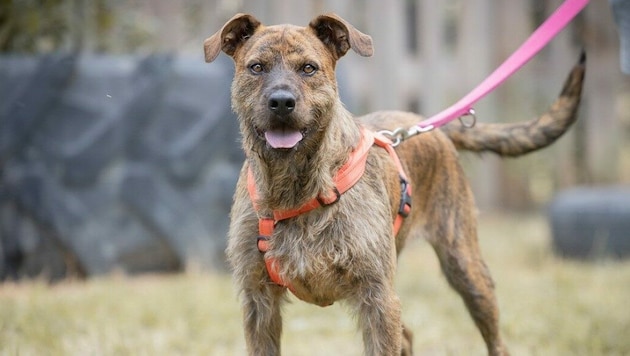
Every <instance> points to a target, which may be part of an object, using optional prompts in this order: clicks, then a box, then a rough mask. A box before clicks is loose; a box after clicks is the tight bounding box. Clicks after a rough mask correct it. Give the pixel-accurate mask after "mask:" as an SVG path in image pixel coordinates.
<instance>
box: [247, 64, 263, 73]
mask: <svg viewBox="0 0 630 356" xmlns="http://www.w3.org/2000/svg"><path fill="white" fill-rule="evenodd" d="M249 70H250V71H251V72H252V73H254V74H260V73H262V72H263V66H262V64H260V63H254V64H252V65H251V66H249Z"/></svg>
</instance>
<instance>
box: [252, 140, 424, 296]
mask: <svg viewBox="0 0 630 356" xmlns="http://www.w3.org/2000/svg"><path fill="white" fill-rule="evenodd" d="M361 133H362V135H361V140H360V142H359V145H358V146H357V148H356V149H355V150H354V151H353V152H352V153H351V154H350V157H349V158H348V161H347V162H346V163H345V164H344V165H343V166H342V167H341V168H340V169H339V171H338V172H337V174H336V175H335V180H334V181H335V187H334V188H333V189H332V190H331V191H329V192H328V193H327V194H326V195H320V196H318V197H316V198H313V199H312V200H310V201H308V202H306V203H305V204H304V205H302V206H301V207H299V208H297V209H290V210H274V211H273V216H272V217H259V218H258V234H259V236H258V240H257V246H258V250H259V251H260V252H261V253H263V254H264V253H265V252H267V251H268V250H269V239H270V238H271V236H272V235H273V231H274V228H275V225H276V223H277V222H278V221H281V220H285V219H289V218H292V217H295V216H298V215H300V214H304V213H306V212H308V211H311V210H313V209H316V208H319V207H322V206H327V205H331V204H334V203H336V202H337V201H338V200H339V199H340V198H341V195H342V194H343V193H345V192H346V191H348V190H349V189H350V188H352V187H353V186H354V185H355V184H356V183H357V182H358V181H359V179H361V177H362V176H363V173H364V172H365V163H366V161H367V156H368V152H369V150H370V147H372V146H373V145H377V146H379V147H382V148H384V149H385V150H386V151H387V152H388V154H389V155H390V157H391V158H392V160H393V162H394V163H395V165H396V167H397V169H398V172H399V176H400V182H401V199H400V206H399V209H398V214H397V215H396V218H395V220H394V223H393V231H394V236H396V235H397V234H398V231H399V230H400V227H401V225H402V223H403V220H404V218H405V217H407V216H408V215H409V213H410V211H411V185H410V184H409V180H408V178H407V176H406V174H405V172H404V170H403V167H402V164H401V163H400V159H399V158H398V155H397V154H396V151H394V148H393V147H392V145H391V141H390V140H389V139H387V138H386V137H384V136H383V135H381V134H379V133H375V132H372V131H369V130H367V129H365V128H362V129H361ZM247 190H248V192H249V196H250V199H251V201H252V204H253V206H254V209H255V210H256V211H258V210H259V209H258V205H257V203H256V202H257V201H258V198H259V196H258V191H257V189H256V183H255V179H254V174H253V172H252V170H251V168H250V169H249V170H248V172H247ZM265 265H266V268H267V273H268V274H269V277H270V278H271V280H272V281H273V282H274V283H276V284H278V285H280V286H283V287H286V288H288V289H289V290H290V291H291V292H293V294H296V292H295V290H294V289H293V288H292V286H291V284H290V283H288V282H286V281H284V280H283V279H282V278H281V277H280V274H279V266H278V262H277V261H276V260H275V259H274V258H270V257H267V256H266V257H265ZM296 295H297V294H296ZM297 296H298V297H299V295H297Z"/></svg>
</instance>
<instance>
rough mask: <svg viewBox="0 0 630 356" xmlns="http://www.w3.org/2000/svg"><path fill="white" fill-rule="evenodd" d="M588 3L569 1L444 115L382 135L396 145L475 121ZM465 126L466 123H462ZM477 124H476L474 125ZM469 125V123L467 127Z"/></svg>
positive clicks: (443, 113) (584, 1) (577, 0)
mask: <svg viewBox="0 0 630 356" xmlns="http://www.w3.org/2000/svg"><path fill="white" fill-rule="evenodd" d="M587 4H588V0H566V1H565V2H564V3H562V5H560V7H558V9H556V11H555V12H554V13H553V14H552V15H551V16H550V17H549V18H548V19H547V20H546V21H545V22H544V23H543V24H542V25H540V27H538V29H536V31H534V33H532V34H531V36H529V38H528V39H527V40H526V41H525V42H524V43H523V44H522V45H521V46H520V47H519V48H518V49H517V50H516V52H514V53H512V55H511V56H510V57H509V58H508V59H506V60H505V62H503V64H501V65H500V66H499V67H498V68H497V69H496V70H495V71H494V72H492V74H490V76H488V77H487V78H486V79H485V80H484V81H483V82H481V84H479V85H478V86H477V87H476V88H474V89H473V90H472V91H471V92H470V93H468V94H467V95H466V96H465V97H463V98H462V99H460V100H459V101H458V102H456V103H455V104H453V105H451V106H450V107H448V108H447V109H445V110H443V111H441V112H440V113H438V114H436V115H434V116H432V117H430V118H428V119H426V120H424V121H422V122H420V123H418V125H416V126H414V127H412V128H410V129H409V130H404V129H397V130H395V131H394V132H391V131H383V132H382V133H383V134H384V135H386V136H388V137H389V138H392V141H393V142H394V145H397V144H399V143H400V142H401V141H403V140H404V139H406V138H408V137H410V136H413V135H417V134H419V133H422V132H427V131H431V130H433V129H435V128H438V127H440V126H443V125H445V124H446V123H448V122H450V121H452V120H454V119H457V118H459V119H460V120H461V118H462V117H463V116H467V115H472V116H473V118H474V115H475V112H474V110H473V105H474V104H475V103H476V102H477V101H479V100H480V99H481V98H483V97H484V96H486V95H488V93H490V92H491V91H493V90H494V89H495V88H496V87H498V86H499V85H501V83H503V82H504V81H505V80H506V79H507V78H509V77H510V76H512V74H514V72H516V71H517V70H519V69H520V68H521V67H522V66H523V65H525V63H527V62H528V61H529V60H530V59H532V57H534V56H535V55H536V54H537V53H538V52H540V50H541V49H542V48H543V47H545V45H547V43H549V42H550V41H551V40H552V39H553V38H554V37H555V36H556V35H557V34H558V33H559V32H560V31H561V30H562V29H563V28H564V27H566V25H567V24H568V23H569V22H571V20H573V18H574V17H575V16H576V15H577V14H578V13H579V12H580V11H582V9H584V7H586V5H587ZM462 124H464V123H463V121H462ZM472 124H473V125H474V122H473V123H472ZM464 125H465V126H466V124H464Z"/></svg>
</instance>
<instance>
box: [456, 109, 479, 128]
mask: <svg viewBox="0 0 630 356" xmlns="http://www.w3.org/2000/svg"><path fill="white" fill-rule="evenodd" d="M466 116H470V117H472V121H471V122H468V123H467V122H464V117H466ZM457 119H458V120H459V123H460V124H462V126H464V127H465V128H467V129H472V128H473V127H475V125H476V124H477V115H475V109H473V108H470V109H468V112H467V113H465V114H464V115H462V116H460V117H458V118H457Z"/></svg>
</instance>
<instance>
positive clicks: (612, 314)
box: [0, 215, 630, 355]
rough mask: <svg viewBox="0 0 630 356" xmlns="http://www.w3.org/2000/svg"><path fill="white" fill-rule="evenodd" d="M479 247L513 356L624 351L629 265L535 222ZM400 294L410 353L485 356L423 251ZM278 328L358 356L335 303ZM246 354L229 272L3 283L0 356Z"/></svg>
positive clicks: (508, 226) (501, 219)
mask: <svg viewBox="0 0 630 356" xmlns="http://www.w3.org/2000/svg"><path fill="white" fill-rule="evenodd" d="M480 238H481V245H482V249H483V252H484V255H485V257H486V260H487V263H488V265H489V267H490V269H491V271H492V272H493V276H494V279H495V281H496V284H497V296H498V299H499V303H500V307H501V313H502V325H501V328H502V330H503V333H504V336H505V339H506V342H507V343H508V345H509V346H510V348H511V350H512V353H513V354H514V355H629V354H630V306H629V305H628V304H629V303H630V262H619V261H617V262H615V261H599V262H595V263H586V262H575V261H568V260H563V259H559V258H557V257H555V256H554V255H553V254H552V253H551V252H550V241H549V234H548V231H547V227H546V224H545V221H544V220H543V219H542V218H541V217H537V216H514V215H502V216H496V215H490V216H482V217H481V223H480ZM397 289H398V291H399V293H400V296H401V299H402V302H403V315H404V316H403V317H404V320H405V323H406V324H407V325H408V326H409V327H410V329H411V330H412V331H413V332H414V335H415V339H414V349H415V351H416V354H418V355H484V354H485V348H484V345H483V342H482V341H481V337H480V336H479V334H478V332H477V330H476V328H475V327H474V325H473V323H472V321H471V320H470V318H469V317H468V315H467V313H466V311H465V309H464V306H463V304H462V303H461V301H460V299H459V297H458V296H457V295H456V294H455V293H454V292H452V291H451V290H450V289H449V287H448V286H447V285H446V282H445V281H444V278H443V277H442V276H441V275H440V271H439V267H438V265H437V261H436V258H435V256H434V255H433V253H432V251H431V249H430V248H429V247H428V245H427V244H426V243H424V242H422V241H416V242H412V243H411V244H410V246H408V248H407V250H406V251H405V252H404V253H403V256H402V259H401V261H400V268H399V276H398V281H397ZM284 329H285V332H284V335H283V341H282V342H283V344H282V347H283V350H284V353H285V354H286V355H322V354H330V355H340V354H342V355H360V354H361V338H360V335H359V333H358V332H357V331H356V329H355V323H354V321H353V320H352V319H351V318H350V317H349V316H348V313H347V312H346V310H345V309H344V307H343V306H342V305H337V304H336V305H333V306H331V307H328V308H319V307H315V306H311V305H308V304H305V303H302V302H299V301H297V300H295V301H294V302H293V303H291V304H290V305H288V306H287V308H286V310H285V324H284ZM340 350H341V351H340ZM243 354H244V343H243V333H242V330H241V321H240V311H239V305H238V302H237V301H236V298H235V293H234V291H233V287H232V284H231V281H230V277H229V276H227V275H220V274H206V273H186V274H180V275H165V276H153V275H150V276H143V277H134V278H131V277H124V276H110V277H105V278H97V279H91V280H89V281H86V282H80V281H69V282H64V283H60V284H56V285H53V286H49V285H47V284H46V283H44V282H41V281H30V282H21V283H18V284H11V283H9V284H6V283H5V284H0V355H243Z"/></svg>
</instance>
